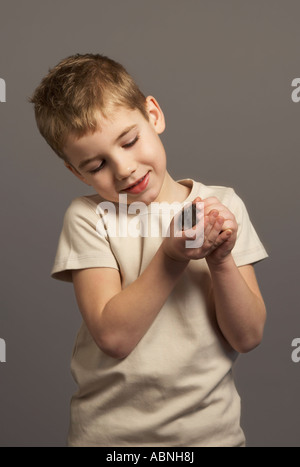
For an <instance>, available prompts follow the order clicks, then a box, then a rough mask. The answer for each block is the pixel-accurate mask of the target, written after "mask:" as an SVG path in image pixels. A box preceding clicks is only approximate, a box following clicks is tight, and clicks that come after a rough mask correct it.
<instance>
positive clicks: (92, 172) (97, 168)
mask: <svg viewBox="0 0 300 467" xmlns="http://www.w3.org/2000/svg"><path fill="white" fill-rule="evenodd" d="M104 164H105V162H104V161H102V162H101V164H100V165H99V166H98V167H96V168H95V169H93V170H89V172H90V173H91V174H95V173H97V172H99V171H100V170H101V169H103V166H104Z"/></svg>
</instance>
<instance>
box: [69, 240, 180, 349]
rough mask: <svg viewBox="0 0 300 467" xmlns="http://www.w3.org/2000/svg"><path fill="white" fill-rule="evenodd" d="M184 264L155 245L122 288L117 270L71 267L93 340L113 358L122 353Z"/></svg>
mask: <svg viewBox="0 0 300 467" xmlns="http://www.w3.org/2000/svg"><path fill="white" fill-rule="evenodd" d="M187 264H188V260H187V261H182V262H180V261H175V260H173V259H172V258H170V257H169V256H167V255H165V254H164V251H163V249H162V248H159V249H158V251H157V253H156V254H155V256H154V257H153V259H152V261H151V262H150V264H149V265H148V267H147V268H146V269H145V271H144V272H143V273H142V274H141V275H140V276H139V277H138V278H137V279H136V280H135V281H134V282H133V283H132V284H130V285H129V286H128V287H126V288H125V289H124V290H122V289H121V281H120V275H119V271H118V270H116V269H112V268H92V269H81V270H74V271H72V276H73V284H74V288H75V294H76V298H77V302H78V306H79V309H80V311H81V313H82V315H83V318H84V320H85V322H86V325H87V327H88V329H89V331H90V333H91V335H92V337H93V338H94V340H95V342H96V344H97V345H98V346H99V347H100V348H101V350H103V351H104V352H105V353H107V354H108V355H110V356H111V357H114V358H124V357H126V356H127V355H128V354H129V353H130V352H131V351H132V350H133V348H134V347H135V346H136V345H137V343H138V342H139V341H140V339H141V338H142V337H143V335H144V334H145V333H146V331H147V330H148V329H149V327H150V326H151V324H152V322H153V321H154V319H155V317H156V316H157V314H158V313H159V311H160V310H161V308H162V306H163V304H164V302H165V301H166V299H167V298H168V296H169V295H170V293H171V291H172V289H173V287H174V286H175V284H176V282H177V280H178V279H179V277H180V276H181V274H182V272H183V271H184V269H185V268H186V266H187Z"/></svg>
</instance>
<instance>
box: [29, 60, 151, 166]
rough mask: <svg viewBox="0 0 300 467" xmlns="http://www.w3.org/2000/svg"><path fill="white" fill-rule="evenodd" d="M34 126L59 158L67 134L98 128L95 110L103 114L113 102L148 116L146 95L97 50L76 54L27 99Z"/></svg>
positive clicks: (57, 67)
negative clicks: (35, 123) (32, 105)
mask: <svg viewBox="0 0 300 467" xmlns="http://www.w3.org/2000/svg"><path fill="white" fill-rule="evenodd" d="M29 101H30V102H31V103H33V104H34V111H35V118H36V122H37V126H38V129H39V131H40V133H41V135H42V136H43V137H44V138H45V140H46V141H47V143H48V144H49V145H50V146H51V148H52V149H53V150H54V151H55V152H56V154H57V155H58V156H59V157H61V158H62V159H66V157H65V156H64V153H63V147H64V144H65V141H66V138H67V136H68V135H69V134H70V133H72V134H74V135H76V136H78V137H80V136H83V135H85V134H87V133H89V132H94V131H95V130H97V129H98V128H99V125H98V121H97V116H99V111H100V112H101V114H102V115H103V116H104V117H105V118H107V117H109V116H110V115H111V114H112V112H113V110H114V109H115V108H116V106H125V107H127V108H129V109H132V110H134V109H138V110H140V112H141V113H142V114H143V115H144V117H145V118H146V119H147V120H148V114H147V111H146V106H145V103H146V98H145V96H144V94H143V93H142V92H141V91H140V89H139V88H138V86H137V84H136V83H135V81H134V80H133V78H132V77H131V76H130V75H129V74H128V72H127V71H126V70H125V68H124V67H123V66H122V65H121V64H119V63H117V62H115V61H114V60H112V59H110V58H108V57H105V56H103V55H99V54H84V55H80V54H76V55H72V56H70V57H68V58H65V59H64V60H62V61H60V62H59V63H58V64H57V65H56V66H55V67H54V68H52V69H50V70H49V73H48V74H47V75H46V76H45V77H44V78H43V80H42V81H41V83H40V85H39V86H38V87H37V88H36V90H35V92H34V94H33V96H32V97H31V98H30V99H29Z"/></svg>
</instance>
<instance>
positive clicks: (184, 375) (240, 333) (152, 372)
mask: <svg viewBox="0 0 300 467" xmlns="http://www.w3.org/2000/svg"><path fill="white" fill-rule="evenodd" d="M31 102H33V103H34V105H35V115H36V120H37V124H38V127H39V130H40V132H41V134H42V135H43V136H44V138H45V139H46V141H47V142H48V143H49V144H50V145H51V147H52V148H53V150H54V151H55V152H56V153H57V154H58V155H59V156H60V157H61V158H62V159H63V160H64V163H65V165H66V167H67V168H68V169H69V170H71V172H72V173H73V174H74V175H75V176H76V177H78V178H79V179H80V180H82V181H83V182H84V183H86V184H88V185H90V186H92V187H93V188H94V189H95V192H96V194H95V195H90V196H84V197H80V198H77V199H75V200H74V201H73V202H72V203H71V205H70V207H69V208H68V210H67V212H66V215H65V218H64V226H63V230H62V233H61V236H60V241H59V246H58V251H57V255H56V259H55V264H54V267H53V270H52V276H53V277H54V278H57V279H61V280H65V281H71V282H73V285H74V289H75V294H76V298H77V302H78V306H79V309H80V311H81V313H82V316H83V323H82V326H81V329H80V331H79V334H78V336H77V341H76V345H75V348H74V352H73V357H72V373H73V376H74V378H75V380H76V382H77V384H78V391H77V392H76V394H75V395H74V396H73V398H72V402H71V423H70V430H69V437H68V445H69V446H107V447H109V446H114V447H119V446H136V447H139V446H172V447H176V446H181V447H183V446H188V447H193V446H244V444H245V439H244V434H243V432H242V430H241V427H240V400H239V396H238V394H237V391H236V389H235V386H234V382H233V377H232V365H233V362H234V360H235V359H236V357H237V355H238V353H239V352H248V351H250V350H251V349H253V348H254V347H256V346H257V345H258V344H259V343H260V341H261V338H262V335H263V327H264V323H265V314H266V312H265V306H264V302H263V299H262V297H261V294H260V291H259V287H258V284H257V281H256V278H255V273H254V270H253V266H252V264H253V263H255V262H257V261H259V260H262V259H263V258H265V257H266V256H267V254H266V252H265V250H264V247H263V246H262V244H261V242H260V240H259V239H258V237H257V235H256V233H255V231H254V228H253V227H252V224H251V222H250V220H249V217H248V214H247V211H246V209H245V206H244V204H243V202H242V201H241V200H240V198H238V196H237V195H236V194H235V192H234V191H233V190H232V189H231V188H225V187H207V186H205V185H203V184H202V183H199V182H196V181H193V180H190V179H188V180H181V181H179V182H177V181H174V180H173V179H172V177H171V176H170V175H169V173H168V171H167V169H166V154H165V151H164V147H163V145H162V142H161V140H160V137H159V135H160V134H161V133H162V132H163V131H164V129H165V121H164V115H163V112H162V110H161V108H160V106H159V104H158V102H157V101H156V100H155V98H154V97H152V96H148V97H147V98H146V97H145V96H144V95H143V94H142V93H141V91H140V90H139V88H138V87H137V85H136V84H135V82H134V81H133V79H132V78H131V77H130V75H128V73H127V72H126V70H125V69H124V68H123V67H122V66H121V65H120V64H118V63H116V62H114V61H113V60H110V59H109V58H107V57H103V56H101V55H93V54H86V55H75V56H72V57H69V58H67V59H65V60H62V61H61V62H60V63H59V64H58V65H57V66H56V67H54V68H53V69H52V70H50V72H49V74H48V75H47V76H46V77H45V78H44V79H43V80H42V82H41V84H40V85H39V87H38V88H37V89H36V91H35V93H34V95H33V97H32V99H31ZM103 203H104V204H103ZM108 203H110V204H108ZM157 203H160V204H159V206H163V207H164V208H166V207H168V206H170V205H172V203H178V204H179V205H180V206H181V207H183V206H185V205H186V204H187V203H189V204H191V203H193V204H197V205H198V203H199V205H200V206H202V207H203V209H204V217H203V213H202V216H201V213H198V214H197V225H198V224H199V225H202V230H203V236H204V238H203V242H198V243H196V244H194V246H193V247H191V245H190V244H188V239H189V241H191V239H192V240H193V239H194V238H195V235H196V230H197V226H196V228H195V227H193V228H191V226H190V227H189V228H188V230H186V231H181V235H178V230H181V229H178V223H177V224H176V216H175V217H174V218H173V219H172V221H171V224H170V228H169V230H168V232H167V234H165V235H163V234H162V232H161V227H162V222H163V219H164V218H165V214H164V212H165V211H164V209H162V210H161V211H160V212H159V213H158V214H157V209H156V210H155V209H154V207H157ZM201 203H202V204H201ZM124 205H125V207H128V213H127V218H128V219H129V221H130V222H132V221H133V220H136V217H134V215H133V214H134V213H135V214H136V212H137V207H139V208H140V217H139V221H140V224H141V222H142V223H143V222H144V221H147V222H145V223H144V226H145V225H151V228H152V227H157V226H158V227H159V229H158V230H159V232H160V234H159V235H147V234H143V235H141V232H140V234H139V235H135V234H131V235H129V234H126V233H125V234H124V228H123V227H124V226H123V220H124V218H122V216H121V214H122V213H123V212H124ZM110 206H113V207H114V210H111V212H109V211H110ZM145 206H146V209H144V207H145ZM133 207H135V209H133V210H132V211H130V208H133ZM121 218H122V219H123V220H122V219H121ZM128 219H127V220H128ZM111 221H114V222H116V226H117V229H116V231H117V234H116V233H112V230H110V228H111V224H110V222H111ZM130 222H129V224H130ZM201 223H202V224H201ZM135 225H137V224H135ZM176 225H177V227H176ZM131 226H132V223H131ZM122 229H123V230H122ZM126 232H128V230H126ZM147 232H149V230H148V231H147ZM147 232H146V233H147ZM151 232H153V230H151ZM193 233H194V237H193V236H191V235H192V234H193Z"/></svg>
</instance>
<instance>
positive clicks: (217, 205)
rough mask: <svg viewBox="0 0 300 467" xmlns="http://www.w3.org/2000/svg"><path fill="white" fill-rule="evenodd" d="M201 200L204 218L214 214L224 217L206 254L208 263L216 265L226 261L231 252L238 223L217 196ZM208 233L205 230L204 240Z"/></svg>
mask: <svg viewBox="0 0 300 467" xmlns="http://www.w3.org/2000/svg"><path fill="white" fill-rule="evenodd" d="M201 201H202V202H203V203H204V218H205V217H206V216H208V217H210V216H213V215H215V216H216V217H217V218H223V219H224V222H223V224H222V227H221V230H220V234H219V236H218V237H217V239H216V241H215V244H214V245H212V247H211V251H210V253H209V254H208V255H207V256H206V261H207V263H208V264H209V265H217V264H220V263H222V262H224V261H226V258H227V257H228V256H229V254H230V253H231V250H232V249H233V247H234V245H235V242H236V238H237V230H238V225H237V222H236V219H235V216H234V214H233V213H232V212H231V211H230V210H229V209H228V208H227V207H226V206H224V205H223V204H222V203H221V202H220V201H219V199H218V198H215V197H210V198H206V199H204V200H201ZM208 233H209V232H205V237H204V242H206V241H208V240H207V239H206V237H207V234H208ZM221 240H223V241H221Z"/></svg>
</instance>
